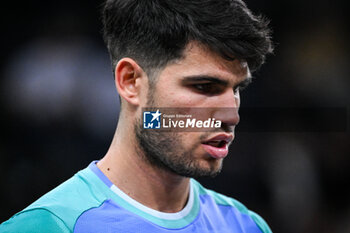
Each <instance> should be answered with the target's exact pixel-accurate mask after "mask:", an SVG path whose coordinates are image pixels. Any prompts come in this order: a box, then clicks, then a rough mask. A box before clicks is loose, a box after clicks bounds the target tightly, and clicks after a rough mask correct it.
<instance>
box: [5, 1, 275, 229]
mask: <svg viewBox="0 0 350 233" xmlns="http://www.w3.org/2000/svg"><path fill="white" fill-rule="evenodd" d="M103 21H104V38H105V41H106V44H107V47H108V50H109V53H110V56H111V59H112V65H113V70H114V77H115V84H116V87H117V90H118V92H119V95H120V96H121V106H122V108H121V112H120V116H119V123H118V127H117V130H116V133H115V136H114V139H113V141H112V144H111V146H110V148H109V150H108V152H107V154H106V155H105V156H104V158H102V159H101V160H100V161H94V162H92V163H91V164H90V165H89V166H88V167H87V168H86V169H84V170H82V171H80V172H78V173H77V174H76V175H75V176H74V177H72V178H71V179H69V180H68V181H66V182H65V183H63V184H61V185H60V186H58V187H57V188H56V189H54V190H52V191H51V192H49V193H47V194H46V195H44V196H43V197H41V198H40V199H39V200H37V201H36V202H34V203H33V204H32V205H30V206H29V207H27V208H26V209H24V210H23V211H21V212H19V213H18V214H16V215H15V216H13V217H12V218H11V219H10V220H8V221H7V222H4V223H3V224H2V225H1V227H0V232H50V233H54V232H183V233H185V232H201V233H202V232H220V233H225V232H235V233H238V232H250V233H253V232H254V233H255V232H271V231H270V229H269V227H268V226H267V224H266V223H265V221H264V220H263V219H262V218H261V217H259V216H258V215H257V214H255V213H254V212H251V211H249V210H248V209H247V208H246V207H245V206H243V205H242V204H240V203H239V202H238V201H236V200H234V199H232V198H228V197H226V196H224V195H221V194H218V193H215V192H214V191H211V190H207V189H205V188H203V187H202V186H201V185H200V184H199V183H198V182H196V181H195V180H194V179H193V178H190V177H199V176H215V175H216V174H217V173H218V172H220V170H221V167H222V163H223V158H224V157H225V156H226V155H227V153H228V146H229V144H230V143H231V142H232V140H233V137H234V127H235V125H237V124H238V121H239V116H238V111H237V110H238V108H239V105H240V97H239V89H240V87H241V86H243V85H244V84H246V83H247V82H249V80H250V72H251V71H254V70H256V69H257V68H258V67H259V66H260V65H261V64H262V63H263V62H264V60H265V56H266V54H268V53H271V52H272V45H271V41H270V35H269V30H268V28H267V23H266V22H265V21H264V20H263V19H262V18H261V17H256V16H254V15H253V14H252V13H251V12H250V11H249V10H248V9H247V8H246V5H245V4H244V3H243V2H242V1H241V0H221V1H216V0H205V1H204V0H144V1H143V0H107V1H106V3H105V6H104V12H103ZM146 107H155V108H161V107H165V108H179V107H182V108H189V109H191V108H202V109H211V110H210V114H211V115H215V116H216V118H217V120H219V121H220V122H221V123H222V124H221V126H220V128H219V130H215V131H213V130H208V131H199V132H180V131H170V132H165V131H157V130H156V129H147V127H145V126H144V125H143V123H142V122H143V120H144V119H142V115H143V113H144V108H146ZM219 108H222V109H233V110H234V111H232V114H221V113H219V112H220V111H219V110H215V109H219ZM153 114H154V115H153V116H154V118H157V117H159V115H156V114H159V112H157V113H153ZM153 120H154V119H153Z"/></svg>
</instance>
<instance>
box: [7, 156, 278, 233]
mask: <svg viewBox="0 0 350 233" xmlns="http://www.w3.org/2000/svg"><path fill="white" fill-rule="evenodd" d="M0 232H1V233H8V232H11V233H14V232H15V233H22V232H26V233H56V232H57V233H59V232H60V233H65V232H76V233H81V232H84V233H89V232H91V233H109V232H110V233H112V232H113V233H119V232H122V233H139V232H140V233H141V232H142V233H155V232H161V233H163V232H164V233H165V232H168V233H169V232H172V233H175V232H176V233H189V232H200V233H207V232H208V233H209V232H210V233H213V232H217V233H229V232H232V233H261V232H263V233H270V232H271V230H270V228H269V227H268V225H267V224H266V222H265V221H264V220H263V219H262V218H261V217H260V216H258V215H257V214H255V213H254V212H252V211H250V210H248V209H247V208H246V207H245V206H243V205H242V204H241V203H240V202H238V201H236V200H234V199H232V198H229V197H226V196H224V195H221V194H218V193H216V192H214V191H211V190H208V189H205V188H203V187H202V186H201V185H200V184H199V183H198V182H197V181H195V180H194V179H191V182H190V195H189V199H188V201H187V204H186V206H185V207H184V209H183V210H181V211H180V212H177V213H163V212H159V211H156V210H153V209H150V208H148V207H146V206H144V205H142V204H141V203H139V202H137V201H135V200H133V199H132V198H130V197H129V196H128V195H126V194H125V193H123V192H122V191H121V190H120V189H118V188H117V187H116V186H115V185H113V184H112V182H111V181H110V180H109V179H108V178H107V177H106V176H105V175H104V174H103V173H102V172H101V171H100V170H99V168H98V167H97V166H96V161H94V162H92V163H91V164H90V165H89V166H88V167H87V168H85V169H84V170H82V171H80V172H78V173H77V174H75V175H74V176H73V177H72V178H70V179H69V180H67V181H66V182H64V183H63V184H61V185H59V186H58V187H57V188H55V189H53V190H52V191H50V192H49V193H47V194H46V195H44V196H42V197H41V198H40V199H38V200H37V201H36V202H34V203H33V204H31V205H30V206H28V207H27V208H26V209H24V210H22V211H21V212H19V213H17V214H15V215H14V216H13V217H12V218H10V219H9V220H8V221H6V222H4V223H2V224H1V225H0Z"/></svg>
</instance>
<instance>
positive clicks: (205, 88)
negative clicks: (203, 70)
mask: <svg viewBox="0 0 350 233" xmlns="http://www.w3.org/2000/svg"><path fill="white" fill-rule="evenodd" d="M191 88H192V89H194V90H195V91H197V92H199V93H203V94H208V95H215V94H220V93H221V92H222V91H223V88H222V87H221V86H220V85H217V84H215V83H196V84H191Z"/></svg>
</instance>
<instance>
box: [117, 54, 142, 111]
mask: <svg viewBox="0 0 350 233" xmlns="http://www.w3.org/2000/svg"><path fill="white" fill-rule="evenodd" d="M114 75H115V84H116V87H117V90H118V93H119V95H120V96H121V97H122V98H123V99H124V100H126V101H127V102H128V103H130V104H132V105H139V100H140V78H142V77H143V76H144V75H145V73H144V72H143V70H142V68H141V67H140V66H139V65H138V64H137V63H136V62H135V61H134V60H133V59H131V58H122V59H121V60H120V61H119V62H118V64H117V65H116V67H115V74H114Z"/></svg>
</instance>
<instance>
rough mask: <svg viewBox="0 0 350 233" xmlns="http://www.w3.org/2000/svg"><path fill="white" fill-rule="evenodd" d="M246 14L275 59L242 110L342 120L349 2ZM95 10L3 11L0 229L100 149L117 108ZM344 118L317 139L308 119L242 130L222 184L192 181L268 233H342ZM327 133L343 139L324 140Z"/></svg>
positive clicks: (253, 1) (270, 7) (258, 2)
mask: <svg viewBox="0 0 350 233" xmlns="http://www.w3.org/2000/svg"><path fill="white" fill-rule="evenodd" d="M246 2H247V4H248V6H249V7H250V8H251V9H252V10H253V12H255V13H262V14H263V15H265V16H266V17H268V18H269V19H271V26H272V28H273V31H274V33H273V37H274V42H275V47H276V49H275V55H273V56H270V57H269V58H268V60H267V64H265V66H263V67H262V69H261V70H260V71H259V72H257V73H255V75H254V76H255V77H256V79H255V80H254V82H253V83H252V84H251V86H250V87H249V88H248V89H247V90H245V91H244V92H243V93H242V106H243V107H250V108H259V109H265V113H266V114H267V115H268V112H269V111H267V110H266V109H269V108H267V107H272V108H274V109H280V108H283V109H289V110H290V109H292V110H293V109H299V108H306V109H308V108H311V109H318V108H323V109H326V110H327V109H328V110H329V111H331V110H332V108H334V107H336V108H340V109H343V110H344V109H345V111H349V107H350V95H349V93H348V91H349V87H350V79H349V77H348V75H349V67H350V64H349V45H348V41H350V40H349V39H350V38H349V31H348V28H349V26H346V25H349V16H348V15H349V14H348V11H347V10H346V7H345V5H346V4H345V1H325V0H319V1H310V0H307V1H301V0H294V1H278V0H263V1H262V0H248V1H246ZM101 4H102V1H100V0H99V1H98V0H84V1H83V0H75V1H68V0H61V1H38V0H32V1H12V2H10V1H7V2H6V3H5V2H4V3H2V7H1V15H0V17H1V23H2V27H1V48H2V49H1V56H0V57H1V61H0V74H1V78H0V93H1V99H0V117H1V131H2V134H1V140H0V155H1V162H0V187H1V192H0V201H1V207H0V222H2V221H5V220H6V219H8V218H9V217H11V216H12V215H13V214H15V213H16V212H18V211H20V210H22V209H23V208H25V207H26V206H27V205H29V204H30V203H31V202H33V201H34V200H36V199H37V198H39V197H40V196H41V195H43V194H44V193H46V192H47V191H49V190H51V189H52V188H54V187H55V186H57V185H58V184H60V183H61V182H63V181H64V180H66V179H68V178H69V177H71V176H72V175H73V174H74V173H75V172H77V171H78V170H80V169H83V168H85V167H86V166H87V165H88V164H89V163H90V162H91V161H92V160H96V159H100V158H101V157H102V156H103V155H104V154H105V152H106V151H107V149H108V146H109V144H110V141H111V139H112V136H113V133H114V130H115V127H116V123H117V118H118V111H119V101H118V96H117V93H116V91H115V87H114V82H113V78H112V73H111V68H110V63H109V58H108V54H107V51H106V49H105V47H104V44H103V41H102V36H101V28H102V26H101V22H100V18H101V16H100V10H101ZM262 112H264V111H262ZM345 114H346V115H345V120H344V117H343V118H340V120H339V119H338V118H332V117H329V119H325V120H324V121H323V120H322V122H321V123H320V125H319V127H320V128H321V130H317V129H316V130H315V128H312V130H310V128H308V125H309V124H312V122H313V118H311V119H308V120H305V119H304V117H303V115H301V116H299V118H298V119H294V123H295V122H296V123H295V125H288V124H287V126H288V127H287V128H283V129H281V130H278V127H279V126H278V127H273V125H271V122H269V123H268V124H267V126H266V127H263V129H262V130H259V131H256V132H254V130H252V127H250V130H240V128H239V127H238V129H237V131H238V132H237V135H236V140H235V142H234V144H233V145H232V148H231V152H230V155H229V156H228V158H227V159H226V161H225V165H224V169H223V172H222V173H221V174H220V175H219V176H218V177H217V178H215V179H201V180H200V181H201V182H202V183H203V184H204V185H205V186H206V187H208V188H213V189H215V190H217V191H219V192H222V193H224V194H226V195H229V196H232V197H234V198H236V199H238V200H240V201H242V202H243V203H244V204H245V205H246V206H247V207H248V208H250V209H252V210H255V211H256V212H258V213H259V214H260V215H262V216H263V217H264V218H265V219H266V221H267V222H268V223H269V225H270V226H271V228H272V230H273V231H274V232H284V233H292V232H293V233H295V232H298V233H299V232H300V233H303V232H305V233H306V232H307V233H313V232H318V233H323V232H332V233H338V232H339V233H344V232H350V189H349V187H350V158H349V156H350V143H349V142H350V140H349V139H350V137H349V129H348V128H349V127H348V126H347V124H348V122H346V120H348V118H349V117H348V114H349V113H348V112H347V113H346V112H345ZM263 115H265V114H261V115H259V114H256V115H255V116H254V117H251V116H250V117H249V116H246V118H245V116H244V114H243V113H242V114H241V118H242V119H241V123H242V125H243V126H244V125H245V126H254V125H257V126H258V125H261V123H259V121H255V120H254V119H256V120H258V119H262V117H264V116H263ZM282 115H283V114H282ZM265 117H266V116H265ZM306 117H307V116H306ZM245 119H246V120H245ZM342 119H343V120H342ZM335 121H338V123H339V121H341V122H340V124H341V125H342V126H343V127H342V128H341V129H336V130H333V129H332V128H327V130H322V129H323V128H322V126H327V125H329V124H332V123H333V122H335ZM260 122H261V121H260ZM272 123H273V122H272ZM270 126H271V127H272V128H274V130H272V131H269V130H268V129H269V127H270ZM294 127H296V129H297V130H293V129H294ZM243 128H244V127H243ZM248 128H249V127H248ZM241 129H242V128H241ZM245 129H247V128H245ZM276 129H277V130H276Z"/></svg>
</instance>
